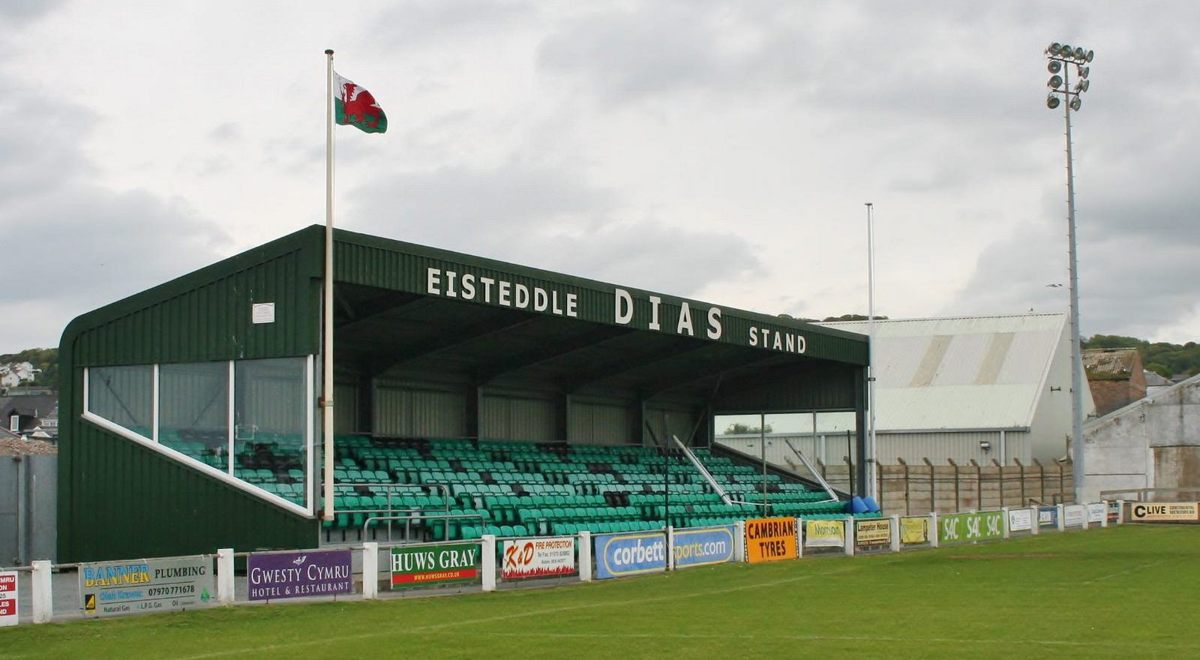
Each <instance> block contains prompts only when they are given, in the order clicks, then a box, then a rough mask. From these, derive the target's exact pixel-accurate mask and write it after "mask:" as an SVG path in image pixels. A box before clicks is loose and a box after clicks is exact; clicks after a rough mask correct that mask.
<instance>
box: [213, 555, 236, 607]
mask: <svg viewBox="0 0 1200 660" xmlns="http://www.w3.org/2000/svg"><path fill="white" fill-rule="evenodd" d="M217 604H219V605H232V604H233V548H221V549H220V550H217Z"/></svg>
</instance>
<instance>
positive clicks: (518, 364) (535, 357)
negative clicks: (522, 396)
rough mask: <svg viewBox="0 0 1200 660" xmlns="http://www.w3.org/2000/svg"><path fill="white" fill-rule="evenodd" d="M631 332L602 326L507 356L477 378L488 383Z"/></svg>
mask: <svg viewBox="0 0 1200 660" xmlns="http://www.w3.org/2000/svg"><path fill="white" fill-rule="evenodd" d="M631 332H634V330H632V329H630V328H619V327H605V326H601V327H599V328H597V329H595V330H592V331H589V332H584V333H582V334H578V335H575V336H572V337H567V338H566V339H563V340H561V341H557V342H550V343H549V344H547V345H544V346H540V347H538V348H535V349H533V350H530V351H525V352H524V353H518V354H516V355H512V356H507V357H504V358H502V359H500V360H496V361H495V362H492V363H490V364H484V365H482V366H481V367H480V368H479V371H478V373H477V378H478V380H479V382H480V383H488V382H491V381H493V380H495V379H496V378H497V377H499V376H502V375H504V374H506V373H509V372H512V371H516V370H518V369H524V368H527V367H532V366H535V365H538V364H544V363H546V362H549V361H551V360H554V359H555V358H560V357H562V356H564V355H569V354H571V353H574V352H575V351H579V350H583V349H585V348H592V347H594V346H597V345H599V344H602V343H604V342H606V341H609V340H611V339H615V338H617V337H622V336H625V335H627V334H629V333H631Z"/></svg>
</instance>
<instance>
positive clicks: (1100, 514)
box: [1087, 502, 1107, 525]
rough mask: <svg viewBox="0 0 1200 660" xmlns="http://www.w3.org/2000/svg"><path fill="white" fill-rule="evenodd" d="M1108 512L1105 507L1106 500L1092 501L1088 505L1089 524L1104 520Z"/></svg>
mask: <svg viewBox="0 0 1200 660" xmlns="http://www.w3.org/2000/svg"><path fill="white" fill-rule="evenodd" d="M1106 513H1107V511H1105V509H1104V502H1092V503H1090V504H1088V505H1087V521H1088V524H1089V525H1090V524H1094V523H1102V522H1104V516H1105V514H1106Z"/></svg>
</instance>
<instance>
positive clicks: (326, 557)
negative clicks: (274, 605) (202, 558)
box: [246, 550, 353, 600]
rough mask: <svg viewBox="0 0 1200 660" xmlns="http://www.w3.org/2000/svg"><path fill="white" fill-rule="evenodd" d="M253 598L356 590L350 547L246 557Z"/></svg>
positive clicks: (248, 580)
mask: <svg viewBox="0 0 1200 660" xmlns="http://www.w3.org/2000/svg"><path fill="white" fill-rule="evenodd" d="M246 590H247V592H248V594H249V596H250V600H276V599H280V598H301V597H304V596H326V595H331V594H348V593H350V592H351V591H352V590H353V584H352V583H351V570H350V551H349V550H321V551H312V552H277V553H270V554H266V553H262V554H252V555H250V558H249V559H247V560H246Z"/></svg>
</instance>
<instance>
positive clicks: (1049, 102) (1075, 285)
mask: <svg viewBox="0 0 1200 660" xmlns="http://www.w3.org/2000/svg"><path fill="white" fill-rule="evenodd" d="M1095 57H1096V53H1095V52H1094V51H1091V50H1087V49H1086V48H1083V47H1082V46H1075V47H1072V46H1071V45H1070V44H1066V43H1059V42H1057V41H1056V42H1054V43H1052V44H1050V46H1049V47H1048V48H1047V49H1046V59H1047V63H1046V69H1047V70H1048V71H1049V72H1050V80H1049V81H1047V82H1046V86H1047V87H1049V88H1050V94H1049V95H1048V96H1046V107H1048V108H1050V109H1051V110H1054V109H1056V108H1058V106H1059V105H1062V106H1063V118H1064V120H1065V121H1066V125H1067V241H1068V242H1069V244H1070V247H1069V249H1068V258H1069V260H1070V266H1069V270H1070V277H1071V458H1072V464H1071V467H1072V470H1071V473H1072V476H1073V477H1074V480H1075V501H1076V502H1078V501H1080V494H1081V493H1082V489H1083V474H1084V470H1083V387H1084V382H1083V360H1082V357H1081V356H1080V349H1081V345H1080V338H1079V264H1078V262H1077V259H1076V249H1075V171H1074V166H1073V163H1072V154H1071V111H1072V110H1075V111H1078V110H1079V108H1080V106H1082V105H1083V98H1082V96H1083V93H1084V92H1086V91H1088V87H1090V86H1091V82H1090V81H1089V80H1088V75H1089V74H1090V73H1091V67H1090V66H1088V64H1090V63H1091V61H1092V60H1093V59H1095ZM1072 66H1074V67H1075V73H1076V75H1078V77H1079V80H1078V82H1076V83H1075V86H1074V87H1071V73H1070V68H1071V67H1072ZM1060 73H1061V74H1062V75H1059V74H1060ZM1060 97H1061V98H1060Z"/></svg>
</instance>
